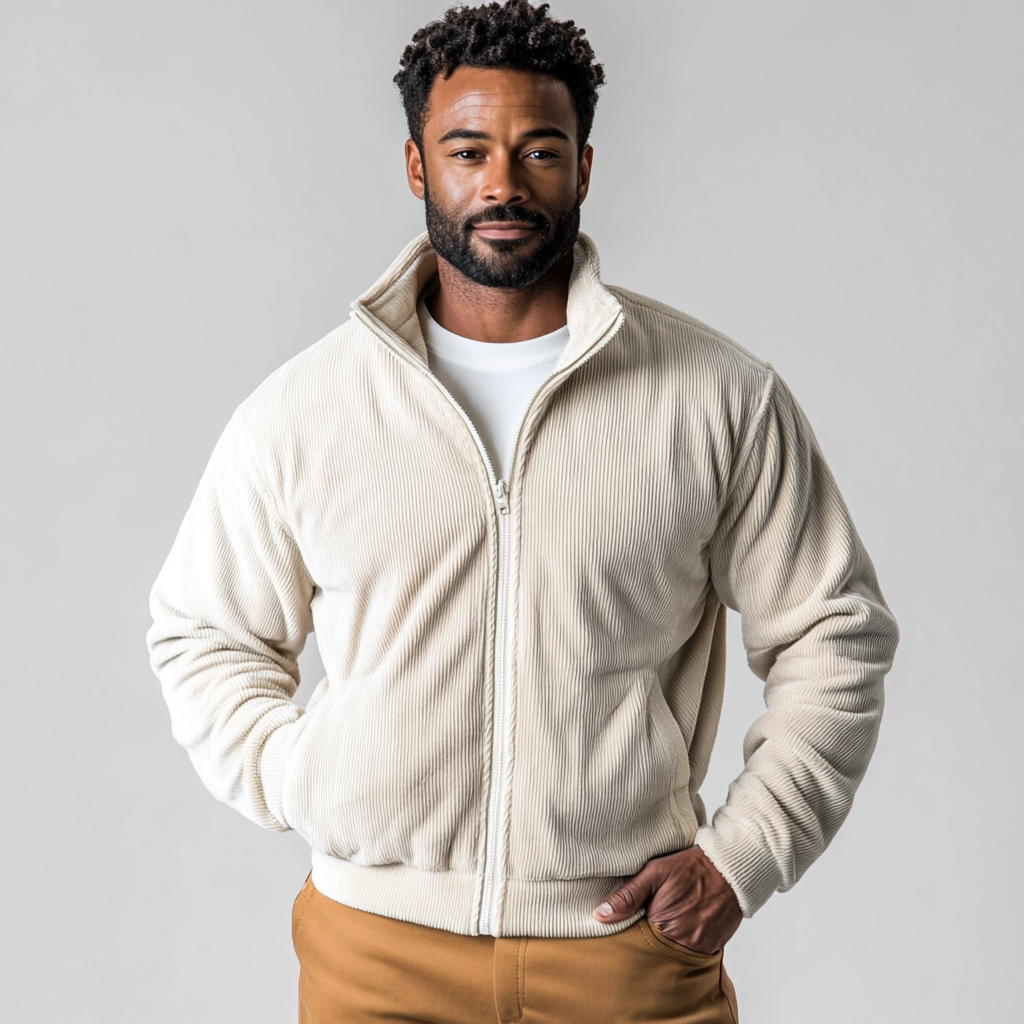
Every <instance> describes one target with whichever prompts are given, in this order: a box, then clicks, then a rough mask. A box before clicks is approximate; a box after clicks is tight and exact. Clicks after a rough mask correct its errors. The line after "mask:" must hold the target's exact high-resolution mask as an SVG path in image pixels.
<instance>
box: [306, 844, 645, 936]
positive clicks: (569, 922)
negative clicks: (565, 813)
mask: <svg viewBox="0 0 1024 1024" xmlns="http://www.w3.org/2000/svg"><path fill="white" fill-rule="evenodd" d="M622 882H623V878H622V877H609V878H604V877H598V878H576V879H568V880H553V881H526V880H522V879H511V880H508V881H506V883H505V895H504V909H503V913H502V920H501V924H500V927H499V928H498V929H496V931H498V932H499V933H500V937H503V938H509V937H523V936H525V937H528V938H565V939H570V938H572V939H576V938H597V937H600V936H602V935H613V934H614V933H615V932H619V931H624V930H625V929H626V928H628V927H629V926H630V925H632V924H633V923H635V922H636V921H637V920H638V919H639V918H640V917H641V916H642V914H640V913H638V914H635V915H634V916H633V917H630V918H628V919H627V920H625V921H618V922H616V923H615V924H602V923H601V922H600V921H597V920H596V919H595V918H594V917H593V913H594V910H595V908H596V907H597V905H598V904H599V903H600V902H601V901H602V900H603V899H604V898H605V896H607V895H608V894H609V893H610V892H613V891H614V890H615V889H617V888H618V887H619V886H620V885H621V884H622ZM313 884H314V885H315V886H316V888H317V890H318V891H319V892H321V893H322V894H323V895H324V896H327V897H328V898H329V899H332V900H335V901H336V902H338V903H343V904H344V905H345V906H347V907H353V908H354V909H356V910H362V911H365V912H367V913H370V914H379V915H380V916H382V917H390V918H394V919H395V920H398V921H409V922H411V923H412V924H419V925H423V926H425V927H427V928H440V929H443V930H444V931H449V932H455V933H457V934H459V935H478V934H479V929H478V927H477V920H476V914H475V913H474V909H475V907H476V905H477V902H476V900H477V889H478V885H479V880H478V877H477V875H476V874H475V873H468V872H466V873H462V872H456V871H421V870H419V869H418V868H414V867H410V866H409V865H408V864H385V865H380V866H374V867H367V866H365V865H363V864H353V863H352V862H351V861H347V860H343V859H342V858H340V857H332V856H331V855H330V854H326V853H320V852H319V851H317V850H314V851H313Z"/></svg>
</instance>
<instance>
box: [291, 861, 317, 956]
mask: <svg viewBox="0 0 1024 1024" xmlns="http://www.w3.org/2000/svg"><path fill="white" fill-rule="evenodd" d="M315 892H316V890H315V889H314V888H313V872H312V871H310V873H309V874H308V875H307V876H306V883H305V885H303V887H302V888H301V889H300V890H299V895H298V896H296V897H295V902H294V903H292V946H293V947H294V945H295V943H296V941H297V939H298V937H299V927H300V926H301V924H302V919H303V918H304V917H305V916H306V911H307V910H308V909H309V904H310V903H311V902H312V899H313V894H314V893H315Z"/></svg>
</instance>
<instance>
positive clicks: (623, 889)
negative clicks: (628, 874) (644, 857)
mask: <svg viewBox="0 0 1024 1024" xmlns="http://www.w3.org/2000/svg"><path fill="white" fill-rule="evenodd" d="M659 881H660V880H659V878H658V869H657V868H655V867H654V866H653V865H651V864H648V865H647V866H646V867H645V868H644V869H643V870H642V871H640V872H639V873H638V874H636V875H634V876H633V877H632V878H631V879H630V880H629V881H628V882H626V883H625V884H624V885H621V886H619V888H618V889H616V890H615V892H613V893H612V894H611V895H610V896H607V897H605V901H604V903H602V904H601V905H600V906H599V907H598V908H597V910H595V911H594V917H596V918H597V919H598V920H599V921H604V922H605V923H606V924H613V923H614V922H616V921H622V920H625V918H627V917H629V916H631V915H632V914H635V913H636V912H637V911H638V910H639V909H640V908H641V907H642V906H643V905H644V904H645V903H646V902H647V901H648V900H649V899H650V898H651V897H652V896H653V895H654V894H655V893H656V892H657V891H658V884H659Z"/></svg>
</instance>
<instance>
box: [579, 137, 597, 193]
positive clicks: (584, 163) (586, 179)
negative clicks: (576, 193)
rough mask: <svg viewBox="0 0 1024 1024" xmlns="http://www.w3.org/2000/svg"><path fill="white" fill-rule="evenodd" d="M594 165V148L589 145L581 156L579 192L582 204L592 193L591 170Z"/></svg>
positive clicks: (584, 148)
mask: <svg viewBox="0 0 1024 1024" xmlns="http://www.w3.org/2000/svg"><path fill="white" fill-rule="evenodd" d="M593 165H594V147H593V146H591V145H589V144H588V145H586V146H584V147H583V152H582V153H581V154H580V164H579V190H580V202H581V203H582V202H583V200H584V199H586V198H587V193H588V192H589V191H590V169H591V167H593Z"/></svg>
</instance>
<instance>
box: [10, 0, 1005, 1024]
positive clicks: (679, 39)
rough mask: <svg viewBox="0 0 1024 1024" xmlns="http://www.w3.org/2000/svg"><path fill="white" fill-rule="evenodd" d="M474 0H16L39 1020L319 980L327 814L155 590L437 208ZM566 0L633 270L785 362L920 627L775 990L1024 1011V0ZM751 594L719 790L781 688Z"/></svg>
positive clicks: (25, 909)
mask: <svg viewBox="0 0 1024 1024" xmlns="http://www.w3.org/2000/svg"><path fill="white" fill-rule="evenodd" d="M443 3H444V0H405V2H389V3H382V2H377V3H367V2H362V3H356V2H352V0H334V2H331V3H328V2H313V0H291V2H289V3H287V4H286V3H283V2H279V3H267V2H244V3H243V2H240V0H236V2H231V0H204V2H202V3H200V2H198V0H177V2H175V3H170V2H163V0H161V2H147V3H135V2H127V0H125V2H115V0H92V2H90V3H81V2H79V3H70V2H67V3H61V2H48V0H26V2H14V0H3V2H2V3H0V17H2V22H0V83H2V84H0V88H2V97H0V130H2V138H0V146H2V156H0V160H2V164H0V175H2V177H0V246H2V256H0V258H2V267H0V281H2V285H0V286H2V306H0V310H2V312H0V317H2V320H0V330H2V351H3V370H2V385H3V402H2V414H3V435H2V436H3V441H2V445H0V450H2V455H3V470H2V478H0V479H2V488H3V504H2V512H3V531H2V536H3V563H2V573H3V577H2V578H3V602H4V607H3V612H2V618H0V622H2V625H3V632H4V637H3V648H2V651H3V690H2V711H0V779H2V783H3V823H2V845H0V852H2V861H0V892H2V904H0V922H2V925H0V935H2V949H0V1017H2V1019H3V1020H5V1021H12V1022H13V1021H18V1022H25V1024H28V1022H53V1024H56V1022H76V1024H77V1022H82V1024H86V1022H88V1024H92V1022H97V1024H100V1022H102V1024H122V1022H123V1024H139V1022H147V1024H163V1022H175V1024H181V1022H189V1024H214V1022H217V1024H230V1022H238V1024H242V1022H245V1024H264V1022H265V1024H277V1022H285V1021H291V1020H294V1019H295V1009H294V1007H295V994H294V993H295V979H296V974H297V965H296V962H295V959H294V956H293V953H292V951H291V945H290V934H289V927H290V917H289V914H290V907H291V902H292V899H293V898H294V896H295V894H296V892H297V891H298V889H299V887H300V886H301V885H302V882H303V880H304V878H305V875H306V872H307V870H308V863H307V850H306V849H305V847H304V844H303V842H302V841H301V840H300V839H299V838H298V837H296V836H295V835H291V834H289V835H283V836H282V835H274V834H270V833H266V832H262V831H261V830H260V829H258V828H257V827H256V826H254V825H251V824H249V823H248V822H247V821H245V820H244V819H242V818H241V817H239V816H238V815H236V814H235V813H234V812H232V811H230V810H229V809H228V808H226V807H224V806H222V805H220V804H218V803H216V802H215V801H214V800H213V798H212V797H210V796H209V795H208V794H207V793H206V792H205V790H204V789H203V788H202V786H201V784H200V783H199V781H198V779H197V777H196V776H195V774H194V772H193V771H192V768H191V766H190V765H189V763H188V760H187V758H186V756H185V754H184V752H182V751H181V750H180V749H179V748H178V747H177V746H176V745H175V744H174V743H173V741H172V740H171V738H170V733H169V727H168V721H167V715H166V712H165V709H164V705H163V703H162V700H161V697H160V694H159V689H158V685H157V682H156V680H155V678H154V677H153V676H152V675H151V673H150V670H149V667H148V663H147V658H146V652H145V647H144V641H143V636H144V633H145V631H146V628H147V626H148V623H149V618H148V612H147V606H146V601H147V596H148V590H149V587H150V585H151V583H152V580H153V578H154V576H155V575H156V573H157V570H158V569H159V567H160V564H161V562H162V561H163V558H164V557H165V555H166V553H167V550H168V548H169V546H170V544H171V541H172V539H173V536H174V533H175V530H176V528H177V525H178V522H179V520H180V518H181V516H182V514H183V513H184V511H185V508H186V506H187V504H188V502H189V499H190V497H191V494H192V491H193V489H194V487H195V485H196V483H197V481H198V479H199V475H200V473H201V471H202V469H203V466H204V465H205V462H206V459H207V457H208V455H209V453H210V450H211V448H212V446H213V443H214V441H215V439H216V438H217V436H218V434H219V432H220V430H221V428H222V427H223V425H224V424H225V422H226V421H227V419H228V417H229V416H230V414H231V411H232V410H233V408H234V407H235V405H236V404H237V403H238V402H239V401H240V400H241V399H242V398H244V397H245V396H246V395H247V394H248V393H249V392H250V391H251V390H252V389H253V388H254V387H255V386H256V385H257V384H258V383H259V382H260V381H261V380H262V379H263V378H264V377H265V376H266V375H267V374H268V373H269V372H270V371H271V370H273V369H274V368H275V367H276V366H278V365H279V364H280V363H282V362H283V361H284V360H286V359H288V358H289V357H290V356H291V355H293V354H294V353H295V352H297V351H299V350H300V349H302V348H304V347H306V346H307V345H309V344H311V343H313V342H314V341H316V340H317V339H318V338H320V337H321V336H322V335H323V334H325V333H326V332H328V331H329V330H330V329H331V328H333V327H334V326H335V325H336V324H338V323H340V322H341V321H342V320H344V319H345V318H346V317H347V315H348V305H349V302H350V301H351V300H352V299H353V298H354V297H355V296H356V295H357V294H358V293H359V292H361V291H362V290H363V289H365V288H366V287H367V286H368V285H369V284H371V283H372V282H373V281H374V280H375V279H376V277H377V276H378V275H379V274H380V273H381V271H383V269H384V268H385V267H386V266H387V264H388V263H389V262H390V261H391V259H392V258H393V256H394V255H395V254H396V253H397V252H398V250H399V248H400V247H401V246H402V245H403V244H404V243H405V242H406V241H407V240H408V239H409V238H410V237H412V235H413V234H414V233H415V232H418V231H419V230H420V225H421V218H422V213H421V208H420V206H419V204H418V203H417V202H416V201H415V200H414V199H413V198H412V196H411V195H410V194H409V193H408V191H407V188H406V185H405V180H404V173H403V166H402V145H403V142H404V140H405V133H404V127H403V120H402V115H401V110H400V106H399V101H398V97H397V94H396V92H395V90H394V87H393V86H392V85H391V81H390V79H391V76H392V74H393V73H394V71H395V70H396V68H397V61H398V57H399V54H400V53H401V50H402V47H403V46H404V44H405V43H406V41H407V40H408V38H409V37H410V36H411V34H412V32H413V31H414V30H415V29H416V28H417V27H419V26H420V25H421V24H422V23H424V22H425V21H427V20H429V19H430V18H431V17H433V16H436V15H437V14H439V13H440V11H441V9H442V6H443ZM554 11H555V13H556V14H557V15H559V16H561V17H575V18H576V19H577V20H578V21H579V22H580V23H581V24H583V25H585V26H586V27H587V29H588V30H589V35H590V38H591V39H592V41H593V43H594V46H595V48H596V49H597V52H598V55H599V57H600V58H601V59H602V60H603V61H604V63H605V65H606V69H607V74H608V79H609V81H608V85H607V87H606V88H605V90H604V93H603V97H602V99H601V102H600V104H599V107H598V115H597V124H596V127H595V131H594V136H593V143H594V146H595V149H596V156H595V162H594V182H593V188H592V191H591V197H590V199H589V200H588V201H587V203H586V205H585V207H584V216H583V223H584V229H585V230H586V231H588V232H589V233H591V234H592V235H593V236H594V237H595V239H596V241H597V243H598V245H599V247H600V250H601V254H602V259H603V265H604V271H605V277H606V279H607V280H609V281H611V282H613V283H618V284H622V285H625V286H627V287H630V288H633V289H636V290H638V291H642V292H645V293H647V294H651V295H654V296H657V297H658V298H660V299H662V300H664V301H666V302H669V303H671V304H673V305H676V306H678V307H681V308H682V309H684V310H686V311H688V312H690V313H692V314H694V315H696V316H697V317H699V318H701V319H703V320H706V321H708V322H710V323H711V324H713V325H714V326H716V327H718V328H720V329H722V330H724V331H725V332H727V333H728V334H730V335H731V336H732V337H734V338H736V339H737V340H738V341H740V342H741V343H742V344H743V345H745V346H746V347H748V348H750V349H752V350H754V351H755V352H757V353H758V354H760V355H762V356H763V357H765V358H767V359H769V360H771V362H773V363H774V364H775V366H776V367H777V368H778V369H779V370H780V372H781V373H782V374H783V376H784V377H785V378H786V379H787V380H788V381H789V383H790V384H791V386H792V388H793V390H794V391H795V393H796V394H797V396H798V397H799V399H800V400H801V402H802V404H803V405H804V407H805V409H806V411H807V413H808V415H809V417H810V419H811V422H812V423H813V424H814V426H815V429H816V431H817V433H818V436H819V438H820V440H821V442H822V445H823V447H824V449H825V453H826V456H827V457H828V459H829V462H830V464H831V465H832V467H833V470H834V472H835V474H836V476H837V478H838V480H839V482H840V485H841V487H842V489H843V491H844V494H845V496H846V498H847V501H848V503H849V505H850V507H851V509H852V511H853V514H854V518H855V520H856V522H857V524H858V527H859V529H860V531H861V533H862V535H863V537H864V540H865V542H866V544H867V546H868V549H869V550H870V552H871V553H872V555H873V557H874V560H875V563H876V566H877V568H878V571H879V575H880V578H881V580H882V585H883V588H884V590H885V593H886V596H887V597H888V599H889V601H890V603H891V604H892V606H893V608H894V610H895V611H896V613H897V615H898V617H899V619H900V622H901V625H902V628H903V634H904V640H903V645H902V648H901V651H900V653H899V657H898V660H897V664H896V668H895V670H894V672H893V673H892V675H891V677H890V681H889V688H888V704H887V711H886V717H885V721H884V725H883V731H882V736H881V740H880V745H879V747H878V751H877V754H876V756H875V759H874V761H873V763H872V766H871V769H870V771H869V774H868V777H867V780H866V781H865V783H864V785H863V787H862V789H861V792H860V795H859V797H858V801H857V803H856V805H855V807H854V809H853V813H852V815H851V816H850V819H849V820H848V822H847V824H846V826H845V827H844V829H843V830H842V831H841V832H840V834H839V836H838V838H837V839H836V841H835V842H834V844H833V846H832V847H831V849H830V850H828V851H827V853H826V854H825V855H824V857H823V858H822V859H821V860H820V861H819V862H818V863H817V864H816V865H815V866H814V867H813V868H812V869H811V870H810V871H809V873H808V874H807V875H806V877H805V878H804V879H803V881H802V882H801V883H800V884H799V885H798V886H797V887H796V889H794V890H793V891H792V892H790V893H787V894H783V895H778V896H776V897H774V898H773V899H772V901H771V902H770V903H769V904H768V906H767V907H766V908H765V909H764V910H763V911H762V912H761V913H759V914H758V915H757V917H756V918H754V919H753V920H751V921H748V922H746V923H745V924H744V925H743V927H742V928H741V929H740V931H739V933H738V934H737V936H736V937H735V939H734V940H733V941H732V942H731V943H730V945H729V947H728V952H727V964H728V966H729V968H730V971H731V973H732V974H733V976H734V979H735V981H736V985H737V988H738V990H739V998H740V1008H741V1013H742V1018H743V1020H744V1022H745V1024H833V1022H834V1024H846V1022H850V1024H853V1022H857V1024H864V1022H870V1024H873V1022H880V1024H881V1022H885V1024H906V1022H915V1021H923V1022H929V1024H947V1022H950V1024H952V1022H961V1021H964V1022H973V1021H980V1020H1009V1019H1013V1017H1014V1016H1015V1012H1014V1011H1015V1010H1016V1009H1017V1001H1018V989H1019V987H1020V976H1019V963H1020V959H1021V955H1022V953H1024V944H1022V942H1021V938H1020V933H1021V911H1022V898H1021V878H1020V871H1021V838H1022V835H1021V833H1022V830H1021V826H1020V805H1021V796H1020V794H1021V784H1020V781H1019V770H1018V768H1017V765H1018V760H1019V750H1020V746H1021V739H1020V737H1021V720H1022V712H1024V699H1022V695H1021V690H1022V687H1021V678H1020V655H1019V649H1020V639H1021V620H1022V614H1024V602H1022V598H1021V576H1022V570H1024V559H1022V552H1021V542H1020V539H1019V528H1020V502H1021V499H1022V497H1024V489H1022V477H1021V466H1022V444H1021V435H1022V416H1021V394H1022V388H1024V372H1022V371H1024V360H1022V355H1021V330H1022V327H1024V301H1022V298H1021V278H1022V273H1024V243H1022V239H1024V215H1022V202H1021V182H1022V181H1024V116H1022V115H1024V74H1022V67H1024V65H1022V62H1021V60H1020V52H1019V42H1020V39H1021V36H1022V32H1024V9H1022V8H1021V6H1020V5H1019V4H1017V3H1011V2H994V0H981V2H973V3H966V2H961V3H948V2H935V0H930V2H924V0H919V2H909V0H896V2H894V0H887V2H884V3H882V2H879V0H868V2H864V0H861V2H858V3H856V4H854V3H852V2H850V3H829V4H821V3H812V2H792V0H779V2H774V3H771V4H767V3H758V2H752V0H735V2H731V3H712V2H709V0H701V2H680V0H673V2H654V0H631V2H629V3H625V2H622V0H619V2H611V0H558V2H557V3H556V4H555V5H554ZM737 625H738V623H737V622H736V621H735V620H733V621H732V622H731V628H732V639H731V641H730V643H731V650H730V654H731V658H732V662H731V667H730V674H729V684H728V698H727V706H726V709H725V715H724V719H723V722H722V727H721V730H720V738H719V745H718V747H717V749H716V753H715V758H714V761H713V764H712V771H711V776H710V778H709V780H708V782H707V784H706V786H705V787H704V790H703V793H704V796H705V800H706V802H707V803H708V805H709V806H711V807H714V806H716V805H717V804H718V803H719V802H720V800H721V798H722V797H723V796H724V793H725V789H726V786H727V784H728V781H729V780H730V779H731V778H732V777H734V776H735V775H736V774H737V773H738V771H739V769H740V767H741V742H742V736H743V733H744V731H745V728H746V726H747V724H749V722H750V721H752V719H753V718H754V716H755V715H756V714H757V713H758V710H759V708H760V707H761V698H760V689H759V684H758V683H757V681H756V680H755V679H754V677H753V676H751V675H750V674H749V673H748V672H747V670H746V668H745V666H744V664H743V657H742V650H741V648H740V647H739V644H738V640H737V637H738V629H737V628H736V627H737ZM303 670H304V672H305V673H306V681H305V682H304V683H303V685H302V687H301V689H300V698H301V699H305V698H306V697H307V696H308V694H309V692H310V690H311V689H312V686H313V685H314V684H315V681H316V679H317V678H318V671H319V669H318V665H317V657H316V652H315V644H313V643H312V642H311V644H310V650H309V651H308V652H307V655H305V656H304V665H303Z"/></svg>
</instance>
